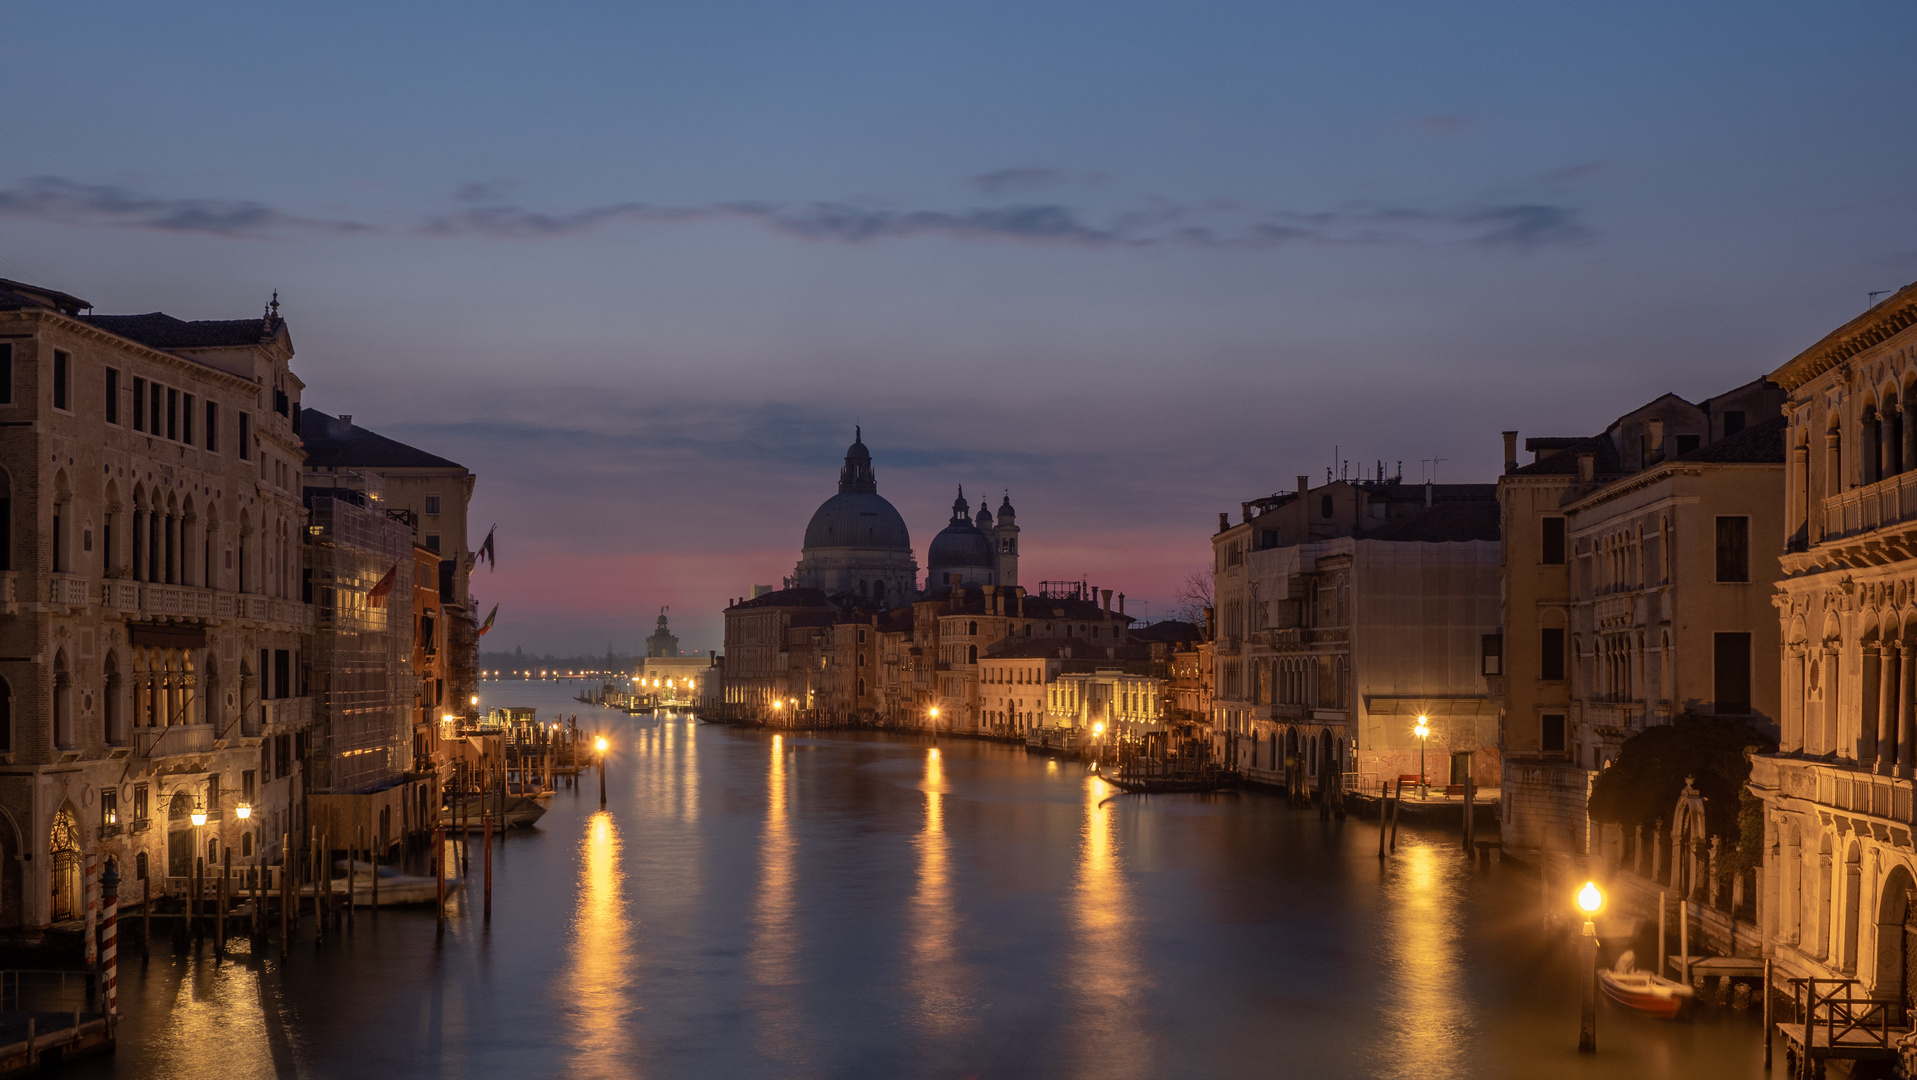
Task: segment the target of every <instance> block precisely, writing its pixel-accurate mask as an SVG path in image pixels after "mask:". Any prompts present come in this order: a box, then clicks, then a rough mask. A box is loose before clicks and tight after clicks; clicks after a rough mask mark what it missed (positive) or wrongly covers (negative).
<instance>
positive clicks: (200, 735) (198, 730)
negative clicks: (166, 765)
mask: <svg viewBox="0 0 1917 1080" xmlns="http://www.w3.org/2000/svg"><path fill="white" fill-rule="evenodd" d="M133 747H134V752H135V753H137V754H139V756H141V757H146V758H155V757H170V756H172V755H174V754H204V753H207V752H209V751H211V750H212V749H213V725H212V724H174V725H172V726H170V727H148V728H135V729H134V732H133Z"/></svg>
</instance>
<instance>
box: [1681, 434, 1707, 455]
mask: <svg viewBox="0 0 1917 1080" xmlns="http://www.w3.org/2000/svg"><path fill="white" fill-rule="evenodd" d="M1702 441H1703V439H1702V437H1701V436H1698V435H1679V436H1678V437H1677V453H1678V456H1679V457H1682V456H1684V455H1685V454H1688V453H1690V452H1691V451H1693V450H1695V449H1697V445H1698V443H1700V442H1702Z"/></svg>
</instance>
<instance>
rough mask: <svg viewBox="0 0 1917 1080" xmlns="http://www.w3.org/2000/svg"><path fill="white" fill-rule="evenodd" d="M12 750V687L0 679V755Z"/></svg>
mask: <svg viewBox="0 0 1917 1080" xmlns="http://www.w3.org/2000/svg"><path fill="white" fill-rule="evenodd" d="M12 750H13V687H12V685H11V684H9V683H8V682H7V680H5V679H0V753H9V752H11V751H12Z"/></svg>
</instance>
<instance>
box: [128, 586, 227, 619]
mask: <svg viewBox="0 0 1917 1080" xmlns="http://www.w3.org/2000/svg"><path fill="white" fill-rule="evenodd" d="M213 608H214V604H213V590H212V589H199V588H194V587H193V586H191V585H146V586H142V587H141V589H140V613H141V614H143V615H157V616H161V617H166V618H176V619H177V618H189V619H210V618H212V617H213Z"/></svg>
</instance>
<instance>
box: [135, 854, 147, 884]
mask: <svg viewBox="0 0 1917 1080" xmlns="http://www.w3.org/2000/svg"><path fill="white" fill-rule="evenodd" d="M133 877H134V880H136V881H145V880H146V852H144V851H142V852H140V853H139V854H138V855H135V856H133Z"/></svg>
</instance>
